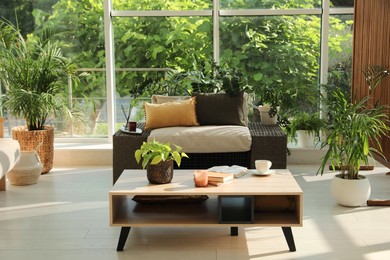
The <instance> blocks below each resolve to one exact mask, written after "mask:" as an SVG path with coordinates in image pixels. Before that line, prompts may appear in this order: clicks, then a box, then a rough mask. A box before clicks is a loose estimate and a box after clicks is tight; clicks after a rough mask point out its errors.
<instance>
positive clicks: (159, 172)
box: [146, 160, 173, 184]
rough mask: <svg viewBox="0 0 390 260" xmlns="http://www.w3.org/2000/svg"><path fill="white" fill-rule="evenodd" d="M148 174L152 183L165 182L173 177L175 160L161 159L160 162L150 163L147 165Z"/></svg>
mask: <svg viewBox="0 0 390 260" xmlns="http://www.w3.org/2000/svg"><path fill="white" fill-rule="evenodd" d="M146 176H147V178H148V180H149V182H150V183H153V184H165V183H169V182H171V181H172V178H173V160H167V161H161V162H159V163H158V164H149V165H148V166H147V167H146Z"/></svg>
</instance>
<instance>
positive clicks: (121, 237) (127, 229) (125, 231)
mask: <svg viewBox="0 0 390 260" xmlns="http://www.w3.org/2000/svg"><path fill="white" fill-rule="evenodd" d="M130 228H131V227H122V228H121V233H120V235H119V240H118V246H117V248H116V251H123V247H124V246H125V244H126V240H127V236H128V235H129V232H130Z"/></svg>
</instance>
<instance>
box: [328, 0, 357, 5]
mask: <svg viewBox="0 0 390 260" xmlns="http://www.w3.org/2000/svg"><path fill="white" fill-rule="evenodd" d="M330 5H331V6H333V7H353V6H354V0H330Z"/></svg>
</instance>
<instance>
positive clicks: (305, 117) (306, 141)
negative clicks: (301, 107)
mask: <svg viewBox="0 0 390 260" xmlns="http://www.w3.org/2000/svg"><path fill="white" fill-rule="evenodd" d="M324 127H325V120H324V119H321V118H320V116H319V114H318V113H311V114H309V113H308V112H299V113H297V114H295V115H294V117H293V119H292V120H291V124H289V125H288V130H287V131H288V134H289V136H290V137H291V138H292V140H294V141H295V142H296V143H297V145H298V146H299V147H303V148H305V147H312V146H313V145H314V144H315V138H316V137H319V135H320V131H321V130H322V129H323V128H324Z"/></svg>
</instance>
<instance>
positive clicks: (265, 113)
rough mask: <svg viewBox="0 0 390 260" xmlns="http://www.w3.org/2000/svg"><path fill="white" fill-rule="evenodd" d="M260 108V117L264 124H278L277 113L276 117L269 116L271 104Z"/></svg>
mask: <svg viewBox="0 0 390 260" xmlns="http://www.w3.org/2000/svg"><path fill="white" fill-rule="evenodd" d="M258 109H259V111H260V119H261V123H262V124H263V125H276V124H277V122H278V116H277V115H275V116H274V117H270V116H269V111H270V109H271V107H270V106H258Z"/></svg>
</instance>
